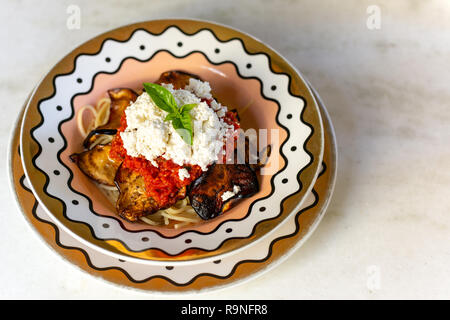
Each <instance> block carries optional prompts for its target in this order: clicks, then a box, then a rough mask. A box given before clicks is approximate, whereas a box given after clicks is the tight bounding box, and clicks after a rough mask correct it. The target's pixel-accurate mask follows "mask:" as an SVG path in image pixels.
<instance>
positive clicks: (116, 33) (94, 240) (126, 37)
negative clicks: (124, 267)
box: [21, 19, 323, 264]
mask: <svg viewBox="0 0 450 320" xmlns="http://www.w3.org/2000/svg"><path fill="white" fill-rule="evenodd" d="M175 29H176V30H178V31H180V32H182V33H183V34H184V35H186V36H187V37H191V36H195V35H198V34H199V33H201V32H205V30H206V31H209V32H210V33H211V34H212V35H213V36H214V37H215V38H216V39H217V40H218V41H220V42H221V43H230V42H233V41H236V40H237V42H239V43H240V44H241V45H242V47H243V49H244V50H245V52H247V54H249V55H252V56H258V57H263V56H264V57H266V58H267V61H268V64H269V68H270V71H271V72H273V73H274V74H276V75H283V76H285V77H286V78H287V88H288V89H287V90H288V92H289V94H290V95H291V96H292V97H297V98H299V99H302V100H303V101H304V106H303V109H302V110H301V112H300V119H301V121H302V122H303V123H304V124H305V125H307V126H309V127H310V128H311V133H310V134H309V136H308V137H307V138H306V139H305V141H304V145H303V147H304V151H305V152H306V153H307V154H308V155H310V157H311V159H310V161H309V163H308V164H307V165H306V166H305V167H303V168H302V169H301V170H300V172H299V173H298V176H297V181H298V185H299V186H298V190H297V191H296V192H294V193H292V194H290V195H289V196H287V197H285V198H283V199H282V201H281V202H280V204H279V205H280V211H281V212H280V214H279V215H277V216H276V217H275V218H272V219H266V220H262V221H260V222H258V223H257V224H256V225H255V226H254V228H253V230H252V233H251V234H250V235H247V236H246V237H235V236H234V237H233V236H232V237H229V238H226V239H225V241H223V242H222V243H220V246H219V247H217V248H214V249H213V250H205V248H203V247H202V248H200V249H201V251H202V252H201V254H198V255H195V256H193V257H189V258H188V259H186V258H184V257H183V258H180V257H179V256H178V254H179V253H180V252H184V251H186V250H188V249H192V247H186V248H185V249H184V250H182V251H180V252H175V253H174V254H173V255H171V256H170V257H164V258H163V259H155V258H154V256H150V258H148V257H147V256H146V255H145V253H147V252H149V251H151V250H153V249H155V248H145V249H144V250H133V249H130V248H128V247H127V246H124V245H123V243H122V242H121V241H117V239H112V240H111V239H109V240H102V239H99V238H98V237H96V236H94V235H93V232H94V231H93V230H92V227H91V226H90V225H88V224H86V223H80V222H75V221H70V220H69V219H67V217H66V216H65V211H66V208H67V204H66V203H65V201H64V199H60V198H57V197H55V196H54V195H53V194H51V193H49V192H47V188H48V186H49V184H50V183H51V178H50V177H49V175H48V174H46V173H45V172H44V171H43V170H42V169H41V168H39V167H38V166H37V165H36V160H37V159H38V160H39V155H40V153H41V150H42V146H41V145H40V144H39V143H37V142H38V139H37V138H36V136H35V135H34V134H35V133H36V130H38V129H39V127H40V126H41V125H42V123H43V122H44V121H43V120H42V119H43V117H44V115H43V114H42V110H41V109H39V106H40V105H41V103H42V102H45V101H47V100H48V99H51V98H52V97H53V95H55V94H56V91H55V88H56V86H57V83H56V82H57V81H58V79H59V77H63V76H65V75H71V74H72V73H74V71H75V70H76V68H77V63H78V60H77V58H78V57H89V56H97V55H98V54H99V53H100V52H101V51H102V49H103V47H104V45H105V43H106V42H107V41H108V40H113V41H114V42H117V43H128V42H129V41H130V39H131V38H132V36H133V35H135V34H136V33H137V32H140V31H142V32H144V30H145V32H147V33H149V34H156V35H161V34H164V33H165V32H167V31H171V30H175ZM123 61H124V58H123V60H122V62H121V64H122V63H123ZM261 83H262V82H261ZM261 90H263V88H262V89H261ZM72 98H73V97H72ZM278 105H279V106H280V104H279V103H278ZM70 117H73V110H72V115H71V116H70ZM58 130H59V131H60V127H58ZM63 140H64V138H63ZM287 140H288V139H287ZM287 140H286V141H287ZM286 141H285V142H283V145H284V144H285V143H286ZM283 145H282V147H283ZM21 146H22V150H23V157H22V159H23V166H24V168H25V172H26V174H27V176H28V179H29V180H30V182H31V187H32V189H33V192H34V193H35V195H36V196H37V198H38V199H39V201H40V202H41V203H42V204H43V205H44V207H45V208H46V209H47V211H48V212H49V213H50V215H51V216H52V217H53V218H54V221H55V222H56V223H58V224H59V225H60V226H61V227H63V228H64V229H65V230H66V231H68V232H71V233H72V234H74V236H76V237H79V238H80V240H81V241H85V242H86V243H88V244H90V245H93V246H94V247H95V248H96V249H97V250H104V251H105V252H109V253H110V254H112V255H117V256H121V257H122V258H124V259H137V260H139V261H141V262H142V263H150V264H153V263H166V262H167V261H177V262H186V263H190V262H192V261H198V260H201V259H215V258H217V257H218V256H221V255H224V254H231V252H234V251H236V250H241V249H243V248H244V247H246V246H248V245H251V244H252V243H254V242H255V241H256V240H259V239H261V238H262V237H264V236H266V235H267V234H268V233H269V232H271V231H273V230H274V229H275V228H276V227H277V226H278V225H279V224H280V223H281V222H282V221H283V220H284V219H285V218H286V217H287V216H288V215H289V213H290V212H293V211H294V210H292V209H293V208H295V206H298V205H301V202H302V200H304V198H305V195H306V194H307V192H308V191H309V190H310V189H311V188H312V185H313V183H314V181H315V179H316V177H317V174H318V171H319V164H320V161H321V158H322V155H323V128H322V122H321V118H320V113H319V112H318V106H317V103H316V101H315V99H314V97H313V95H312V93H311V91H310V89H309V87H308V86H307V85H306V83H305V81H304V80H303V78H302V77H301V75H300V73H299V72H298V71H297V70H296V69H295V68H293V67H292V66H291V65H290V64H289V63H288V62H287V61H286V60H285V59H284V58H282V57H281V56H280V55H279V54H278V53H276V52H275V51H273V50H272V49H270V48H269V47H268V46H266V45H265V44H263V43H262V42H260V41H258V40H256V39H254V38H252V37H251V36H249V35H247V34H244V33H242V32H239V31H236V30H234V29H231V28H229V27H225V26H221V25H217V24H212V23H209V22H204V21H196V20H172V19H169V20H156V21H148V22H143V23H138V24H133V25H129V26H125V27H122V28H118V29H115V30H113V31H110V32H107V33H105V34H103V35H100V36H98V37H96V38H94V39H93V40H90V41H88V42H86V43H85V44H83V45H81V46H80V47H78V48H77V49H75V50H74V51H72V52H71V53H70V54H68V55H67V56H66V57H65V58H63V59H62V60H61V61H60V62H59V63H58V64H57V65H56V66H55V67H54V68H53V69H52V70H51V71H50V72H49V74H47V76H45V77H44V79H43V80H42V81H41V83H40V84H39V85H38V87H37V88H36V90H35V91H34V93H33V94H32V96H31V98H30V101H29V104H28V105H27V108H26V111H25V116H24V121H23V123H22V130H21ZM63 149H64V148H63ZM63 149H62V150H63ZM62 150H60V151H62ZM60 151H59V152H60ZM59 152H58V154H59ZM286 159H287V158H286ZM283 169H284V168H283ZM49 181H50V183H49ZM288 200H289V202H290V203H291V205H292V203H294V205H293V206H292V209H291V210H283V205H284V203H285V202H286V203H287V201H288ZM288 211H289V212H288ZM157 249H161V248H157ZM143 252H144V254H142V253H143ZM169 255H170V253H169Z"/></svg>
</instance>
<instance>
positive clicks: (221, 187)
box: [188, 164, 259, 220]
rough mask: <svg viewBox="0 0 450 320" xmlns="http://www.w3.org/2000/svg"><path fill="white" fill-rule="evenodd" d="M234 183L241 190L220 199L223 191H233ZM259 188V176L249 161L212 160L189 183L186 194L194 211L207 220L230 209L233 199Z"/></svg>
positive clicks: (248, 195) (247, 194) (245, 195)
mask: <svg viewBox="0 0 450 320" xmlns="http://www.w3.org/2000/svg"><path fill="white" fill-rule="evenodd" d="M234 186H238V187H239V188H240V191H239V192H238V193H237V194H235V195H234V196H233V197H232V198H230V199H227V200H226V201H223V199H222V195H223V194H224V193H225V192H227V191H230V192H232V191H233V188H234ZM258 191H259V182H258V178H257V176H256V173H255V171H254V170H253V169H252V168H251V167H250V166H249V165H248V164H213V165H212V166H211V167H210V168H209V169H208V170H207V171H206V172H204V173H203V174H202V175H201V176H200V177H199V178H198V179H197V180H195V181H194V182H193V183H192V184H191V186H190V188H189V192H188V196H189V201H190V203H191V206H192V208H194V210H195V212H196V213H197V214H198V215H199V216H200V217H201V218H202V219H204V220H209V219H212V218H215V217H217V216H219V215H221V214H222V213H223V212H225V211H226V210H228V209H230V208H231V207H232V205H233V203H234V202H235V200H236V199H239V198H246V197H250V196H252V195H254V194H255V193H257V192H258Z"/></svg>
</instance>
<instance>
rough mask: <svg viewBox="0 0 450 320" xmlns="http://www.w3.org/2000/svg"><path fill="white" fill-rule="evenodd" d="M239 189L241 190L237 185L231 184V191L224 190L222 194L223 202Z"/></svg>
mask: <svg viewBox="0 0 450 320" xmlns="http://www.w3.org/2000/svg"><path fill="white" fill-rule="evenodd" d="M239 191H241V187H239V186H233V191H225V192H224V193H223V194H222V197H221V198H222V201H223V202H225V201H227V200H228V199H230V198H233V197H234V196H235V195H236V194H237V193H238V192H239Z"/></svg>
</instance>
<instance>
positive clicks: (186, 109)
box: [180, 103, 197, 113]
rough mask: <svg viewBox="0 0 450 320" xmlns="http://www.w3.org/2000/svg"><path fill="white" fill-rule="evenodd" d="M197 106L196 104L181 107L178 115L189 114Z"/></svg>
mask: <svg viewBox="0 0 450 320" xmlns="http://www.w3.org/2000/svg"><path fill="white" fill-rule="evenodd" d="M196 106H197V104H196V103H190V104H185V105H183V106H181V108H180V113H184V112H189V111H191V110H192V109H194V108H195V107H196Z"/></svg>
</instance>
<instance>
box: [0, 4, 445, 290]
mask: <svg viewBox="0 0 450 320" xmlns="http://www.w3.org/2000/svg"><path fill="white" fill-rule="evenodd" d="M39 3H40V4H39V5H37V2H36V1H31V0H27V1H17V0H3V2H2V10H0V21H2V28H0V43H1V48H2V49H1V51H0V70H1V72H0V94H1V97H2V99H1V100H2V103H0V145H1V150H2V152H3V154H6V149H7V145H8V141H9V134H10V130H11V128H12V124H13V122H14V121H15V119H16V116H17V113H18V110H19V108H20V106H21V105H22V103H23V102H24V100H25V98H26V97H27V95H28V93H29V92H30V90H31V89H32V88H33V86H34V85H35V84H36V83H37V82H38V81H39V79H40V78H41V77H42V76H43V75H44V74H45V73H46V72H47V71H49V70H50V68H51V67H52V66H53V65H54V64H55V63H56V62H57V61H58V60H59V59H60V58H61V57H63V56H64V55H65V54H66V53H68V52H70V51H71V50H72V49H73V48H75V47H76V46H78V45H80V44H81V43H83V42H84V41H86V40H88V39H90V38H92V37H93V36H96V35H98V34H100V33H103V32H105V31H107V30H110V29H113V28H115V27H119V26H122V25H125V24H129V23H133V22H137V21H143V20H150V19H158V18H167V17H186V18H199V19H205V20H210V21H217V22H219V23H223V24H227V25H230V26H232V27H235V28H238V29H240V30H243V31H245V32H248V33H250V34H252V35H254V36H256V37H257V38H259V39H261V40H263V41H264V42H266V43H267V44H269V45H270V46H272V47H273V48H275V49H276V50H277V51H279V52H280V53H282V54H283V55H284V56H285V57H286V58H287V59H288V60H289V61H291V62H292V63H293V64H294V65H296V66H297V67H298V68H299V69H300V70H301V71H302V72H303V73H304V74H305V75H306V77H307V78H308V79H309V80H310V81H311V83H312V84H313V86H314V87H315V88H316V89H317V90H318V92H319V93H320V95H321V96H322V98H323V100H324V102H325V104H326V106H327V108H328V110H329V112H330V115H331V118H332V121H333V122H334V126H335V129H336V133H337V139H338V145H339V170H338V179H337V184H336V189H335V194H334V197H333V199H332V202H331V204H330V207H329V209H328V212H327V214H326V216H325V218H324V219H323V220H322V222H321V224H320V225H319V227H318V229H317V230H316V231H315V233H314V234H313V236H312V237H311V238H310V239H309V240H308V241H307V243H306V244H305V245H304V246H303V247H301V248H300V250H298V251H297V252H296V253H295V254H294V255H292V256H291V257H290V258H289V259H288V260H287V261H285V262H284V263H283V264H281V265H280V266H278V267H277V268H275V269H274V270H272V271H271V272H270V273H267V274H264V275H263V276H261V277H259V278H257V279H255V280H252V281H250V282H247V283H245V284H242V285H240V286H237V287H233V288H229V289H224V290H222V291H217V292H213V293H208V294H203V295H194V296H192V295H190V296H186V295H179V296H174V297H172V298H184V299H329V298H330V299H340V298H343V299H397V298H406V299H410V298H446V299H449V298H450V241H449V240H450V193H449V191H450V105H449V103H450V89H449V87H450V60H449V57H450V2H449V1H447V0H435V1H432V0H429V1H422V0H409V1H408V0H397V1H388V0H385V1H381V0H339V1H338V0H335V1H333V0H321V1H316V0H310V1H295V0H290V1H287V0H286V1H247V0H239V1H207V0H192V1H182V0H171V1H155V0H152V1H148V0H143V1H99V0H97V1H81V0H65V1H57V0H54V1H49V0H45V1H40V2H39ZM71 4H75V5H78V6H79V7H80V9H81V28H80V29H79V30H69V29H68V28H67V27H66V20H67V18H68V14H67V13H66V10H67V7H68V6H69V5H71ZM370 5H376V6H378V8H379V9H380V14H381V25H380V28H379V29H373V30H371V29H370V28H368V27H367V20H368V19H370V14H368V13H367V11H366V10H367V8H368V6H370ZM369 22H370V21H369ZM6 164H7V160H6V157H5V156H3V157H1V158H0V167H2V174H1V175H0V203H1V208H0V214H1V220H2V226H3V227H2V228H3V229H2V230H1V232H0V255H1V258H0V260H1V263H0V284H1V285H0V298H3V299H11V298H44V299H47V298H53V299H66V298H70V299H82V298H85V299H91V298H99V299H124V298H125V299H131V298H137V299H155V298H158V296H151V295H148V294H146V293H143V292H136V291H132V290H128V289H124V288H119V287H116V286H114V285H111V284H108V283H105V282H103V281H101V280H98V279H97V278H94V277H92V276H90V275H88V274H86V273H84V272H82V271H80V270H79V269H77V268H76V267H74V266H72V265H70V264H68V263H66V262H65V261H63V260H62V259H61V258H60V257H59V256H58V255H56V254H55V253H54V252H52V251H51V250H50V249H49V248H48V247H47V246H45V245H43V243H42V241H41V240H39V239H38V237H37V236H36V235H35V234H34V233H32V232H30V229H29V227H28V226H27V225H26V223H25V222H24V219H23V218H22V217H21V214H20V213H19V210H18V209H17V207H16V204H15V202H14V200H13V195H12V194H11V191H10V189H9V186H8V179H7V175H6V171H7V169H6ZM373 270H376V271H377V272H379V280H380V281H379V283H378V285H377V286H375V287H373V286H370V285H368V284H369V283H368V282H369V281H370V279H369V278H370V276H371V273H372V272H373Z"/></svg>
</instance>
